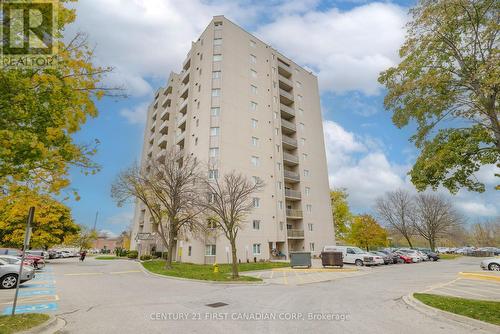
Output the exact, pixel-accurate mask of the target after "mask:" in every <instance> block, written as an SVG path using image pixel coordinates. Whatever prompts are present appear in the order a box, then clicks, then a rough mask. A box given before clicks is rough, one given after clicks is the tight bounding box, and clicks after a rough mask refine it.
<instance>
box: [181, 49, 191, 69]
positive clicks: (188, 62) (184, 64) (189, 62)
mask: <svg viewBox="0 0 500 334" xmlns="http://www.w3.org/2000/svg"><path fill="white" fill-rule="evenodd" d="M190 56H191V51H189V53H188V55H187V59H186V60H185V61H184V63H183V64H182V69H183V70H184V71H187V70H188V69H189V67H190V66H191V58H190Z"/></svg>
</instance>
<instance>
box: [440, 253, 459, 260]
mask: <svg viewBox="0 0 500 334" xmlns="http://www.w3.org/2000/svg"><path fill="white" fill-rule="evenodd" d="M459 257H462V255H460V254H439V259H440V260H454V259H458V258H459Z"/></svg>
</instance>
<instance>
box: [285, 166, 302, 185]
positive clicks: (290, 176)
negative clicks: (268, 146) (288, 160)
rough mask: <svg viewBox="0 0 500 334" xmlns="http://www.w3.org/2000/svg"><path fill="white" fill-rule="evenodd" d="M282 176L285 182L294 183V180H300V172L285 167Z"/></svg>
mask: <svg viewBox="0 0 500 334" xmlns="http://www.w3.org/2000/svg"><path fill="white" fill-rule="evenodd" d="M283 177H284V179H285V181H286V182H290V183H295V182H299V181H300V174H299V173H295V172H292V171H290V170H286V169H285V170H284V171H283Z"/></svg>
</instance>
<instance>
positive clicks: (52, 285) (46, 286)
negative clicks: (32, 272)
mask: <svg viewBox="0 0 500 334" xmlns="http://www.w3.org/2000/svg"><path fill="white" fill-rule="evenodd" d="M19 287H20V288H23V289H31V288H37V289H38V288H44V289H54V288H55V286H54V284H23V285H20V286H19Z"/></svg>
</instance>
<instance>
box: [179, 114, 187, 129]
mask: <svg viewBox="0 0 500 334" xmlns="http://www.w3.org/2000/svg"><path fill="white" fill-rule="evenodd" d="M186 119H187V114H186V115H184V116H182V117H181V118H179V119H178V120H177V126H180V125H182V124H183V123H185V122H186Z"/></svg>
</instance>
